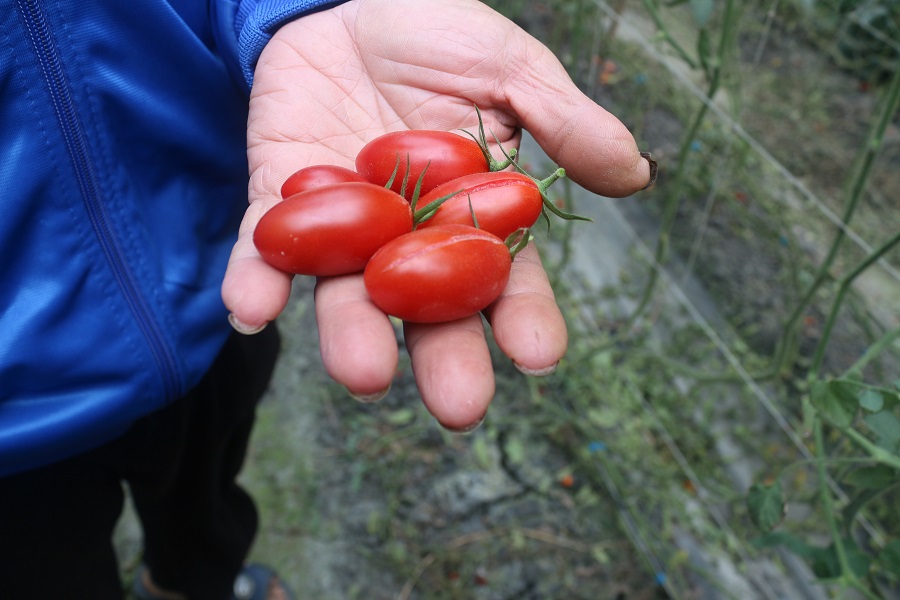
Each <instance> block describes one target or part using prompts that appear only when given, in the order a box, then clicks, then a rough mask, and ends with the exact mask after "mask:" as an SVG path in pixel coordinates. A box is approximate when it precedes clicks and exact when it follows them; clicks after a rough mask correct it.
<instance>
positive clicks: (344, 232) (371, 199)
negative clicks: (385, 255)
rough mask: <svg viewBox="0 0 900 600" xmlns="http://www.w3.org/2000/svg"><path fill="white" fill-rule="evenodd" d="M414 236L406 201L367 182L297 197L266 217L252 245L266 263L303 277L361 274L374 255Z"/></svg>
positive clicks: (271, 210)
mask: <svg viewBox="0 0 900 600" xmlns="http://www.w3.org/2000/svg"><path fill="white" fill-rule="evenodd" d="M411 230H412V209H411V207H410V205H409V202H407V201H406V200H405V199H404V198H403V197H402V196H400V195H399V194H397V193H395V192H392V191H391V190H389V189H386V188H384V187H382V186H379V185H375V184H372V183H367V182H347V183H338V184H333V185H328V186H324V187H320V188H315V189H312V190H308V191H305V192H301V193H299V194H294V195H292V196H290V197H289V198H287V199H285V200H282V201H281V202H279V203H278V204H276V205H275V206H273V207H272V208H271V209H269V211H268V212H266V213H265V214H264V215H263V216H262V218H261V219H260V220H259V223H258V224H257V226H256V230H255V231H254V233H253V242H254V243H255V244H256V248H257V249H258V250H259V253H260V255H261V256H262V258H263V260H265V261H266V262H267V263H269V264H270V265H272V266H273V267H275V268H277V269H281V270H282V271H286V272H288V273H295V274H300V275H316V276H319V275H344V274H347V273H356V272H360V271H362V270H363V268H364V267H365V265H366V262H367V261H368V260H369V258H370V257H371V256H372V254H373V253H374V252H375V251H376V250H378V248H380V247H381V246H383V245H384V244H386V243H387V242H389V241H390V240H392V239H394V238H395V237H397V236H399V235H402V234H404V233H408V232H410V231H411Z"/></svg>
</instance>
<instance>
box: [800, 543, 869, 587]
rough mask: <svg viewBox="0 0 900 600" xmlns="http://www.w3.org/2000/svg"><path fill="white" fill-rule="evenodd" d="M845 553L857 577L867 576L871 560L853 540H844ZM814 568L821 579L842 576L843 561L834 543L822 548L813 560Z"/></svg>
mask: <svg viewBox="0 0 900 600" xmlns="http://www.w3.org/2000/svg"><path fill="white" fill-rule="evenodd" d="M843 545H844V553H845V554H846V555H847V563H848V565H849V566H850V570H851V571H853V573H854V574H855V575H856V576H857V577H863V576H865V574H866V572H867V571H868V570H869V565H870V563H871V560H870V559H869V557H868V556H866V554H865V553H864V552H863V551H862V550H860V549H859V547H858V546H857V545H856V543H855V542H853V541H852V540H843ZM811 566H812V570H813V572H814V573H815V574H816V576H817V577H819V578H820V579H834V578H837V577H840V576H841V563H840V560H839V559H838V555H837V549H836V548H835V546H834V544H832V545H830V546H828V547H827V548H822V549H821V550H820V552H817V553H816V556H815V557H814V558H813V560H812V565H811Z"/></svg>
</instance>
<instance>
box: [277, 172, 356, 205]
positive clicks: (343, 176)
mask: <svg viewBox="0 0 900 600" xmlns="http://www.w3.org/2000/svg"><path fill="white" fill-rule="evenodd" d="M365 180H366V179H365V177H363V176H362V175H360V174H359V173H357V172H356V171H353V170H351V169H346V168H344V167H339V166H337V165H312V166H309V167H304V168H302V169H300V170H299V171H295V172H294V173H293V174H292V175H291V176H290V177H288V178H287V179H285V180H284V183H283V184H282V185H281V197H282V198H290V197H291V196H293V195H294V194H299V193H300V192H305V191H307V190H311V189H315V188H317V187H322V186H326V185H331V184H333V183H346V182H350V181H365Z"/></svg>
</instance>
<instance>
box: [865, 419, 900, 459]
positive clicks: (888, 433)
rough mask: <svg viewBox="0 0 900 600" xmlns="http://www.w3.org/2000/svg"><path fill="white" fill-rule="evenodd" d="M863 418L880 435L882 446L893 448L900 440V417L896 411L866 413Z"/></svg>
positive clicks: (879, 439) (879, 441) (879, 440)
mask: <svg viewBox="0 0 900 600" xmlns="http://www.w3.org/2000/svg"><path fill="white" fill-rule="evenodd" d="M863 420H864V421H865V422H866V425H868V427H869V429H871V430H872V432H873V433H874V434H875V435H876V436H878V443H879V445H880V446H882V447H884V448H887V449H889V450H891V449H893V448H895V447H896V446H897V443H898V442H900V419H898V418H897V415H895V414H894V413H892V412H887V411H881V412H878V413H875V414H871V415H866V416H865V417H864V418H863Z"/></svg>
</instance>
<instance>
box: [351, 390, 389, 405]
mask: <svg viewBox="0 0 900 600" xmlns="http://www.w3.org/2000/svg"><path fill="white" fill-rule="evenodd" d="M390 391H391V386H387V387H386V388H384V389H383V390H381V391H380V392H375V393H374V394H354V393H353V392H351V391H350V390H347V393H348V394H350V397H351V398H353V399H354V400H356V401H357V402H362V403H363V404H372V403H373V402H378V401H379V400H381V399H382V398H384V397H385V396H387V395H388V392H390Z"/></svg>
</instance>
